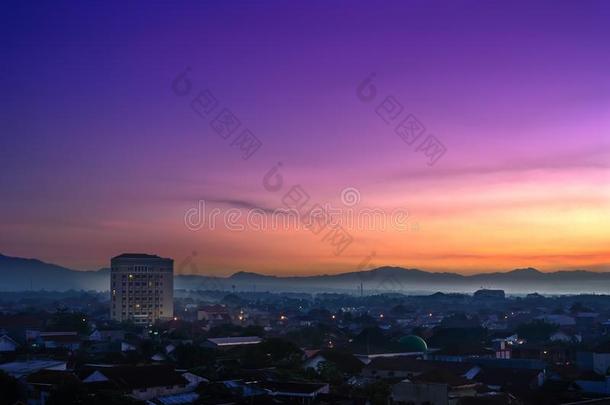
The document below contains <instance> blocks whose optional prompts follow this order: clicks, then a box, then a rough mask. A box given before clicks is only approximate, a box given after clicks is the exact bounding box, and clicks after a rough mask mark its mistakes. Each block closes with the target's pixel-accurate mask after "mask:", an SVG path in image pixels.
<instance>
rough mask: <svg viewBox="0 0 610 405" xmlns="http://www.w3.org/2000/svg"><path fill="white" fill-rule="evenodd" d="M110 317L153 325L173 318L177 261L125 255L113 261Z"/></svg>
mask: <svg viewBox="0 0 610 405" xmlns="http://www.w3.org/2000/svg"><path fill="white" fill-rule="evenodd" d="M110 265H111V271H110V294H111V307H110V317H111V318H112V319H114V320H117V321H126V320H130V321H133V322H135V323H137V324H151V323H153V322H154V321H156V320H157V319H169V318H171V317H173V316H174V261H173V260H172V259H165V258H163V257H159V256H156V255H147V254H143V253H123V254H122V255H119V256H116V257H113V258H112V259H111V261H110Z"/></svg>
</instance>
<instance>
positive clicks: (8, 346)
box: [0, 335, 19, 353]
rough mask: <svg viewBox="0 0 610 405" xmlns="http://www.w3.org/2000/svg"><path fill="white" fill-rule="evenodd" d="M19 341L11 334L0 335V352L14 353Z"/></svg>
mask: <svg viewBox="0 0 610 405" xmlns="http://www.w3.org/2000/svg"><path fill="white" fill-rule="evenodd" d="M18 347H19V343H17V342H15V341H14V340H13V339H12V338H11V337H10V336H8V335H2V336H0V353H12V352H15V351H16V350H17V348H18Z"/></svg>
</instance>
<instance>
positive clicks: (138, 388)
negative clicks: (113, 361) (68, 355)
mask: <svg viewBox="0 0 610 405" xmlns="http://www.w3.org/2000/svg"><path fill="white" fill-rule="evenodd" d="M80 376H81V378H82V381H83V383H85V384H87V385H89V387H90V388H91V389H96V388H99V389H104V390H112V391H116V392H120V393H123V394H126V395H129V396H131V397H132V398H134V399H138V400H141V401H146V400H151V399H154V398H157V397H161V396H167V395H174V394H181V393H184V392H188V391H190V387H189V381H188V380H187V379H186V378H184V377H183V376H182V374H180V373H179V372H178V371H176V370H175V369H174V367H173V366H170V365H143V366H130V365H86V366H85V367H83V369H82V370H81V372H80Z"/></svg>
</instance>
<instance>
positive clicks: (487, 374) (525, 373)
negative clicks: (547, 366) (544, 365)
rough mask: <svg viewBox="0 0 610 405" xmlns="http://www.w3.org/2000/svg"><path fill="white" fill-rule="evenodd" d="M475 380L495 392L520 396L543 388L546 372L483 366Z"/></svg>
mask: <svg viewBox="0 0 610 405" xmlns="http://www.w3.org/2000/svg"><path fill="white" fill-rule="evenodd" d="M474 379H475V380H476V381H478V382H481V383H483V384H485V385H486V386H487V387H489V388H490V389H492V390H494V391H503V392H511V393H513V394H518V393H526V392H531V391H532V390H535V389H537V388H539V387H541V386H542V384H544V381H545V372H544V370H540V369H525V368H501V367H489V366H482V367H481V370H480V371H479V373H478V374H477V375H476V376H475V377H474ZM517 396H518V395H517Z"/></svg>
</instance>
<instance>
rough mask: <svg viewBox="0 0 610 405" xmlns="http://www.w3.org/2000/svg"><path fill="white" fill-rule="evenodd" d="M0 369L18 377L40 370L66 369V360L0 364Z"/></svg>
mask: <svg viewBox="0 0 610 405" xmlns="http://www.w3.org/2000/svg"><path fill="white" fill-rule="evenodd" d="M0 370H2V371H4V372H5V373H7V374H8V375H10V376H12V377H15V378H17V379H19V378H22V377H24V376H27V375H30V374H32V373H35V372H36V371H39V370H66V362H65V361H56V360H30V361H14V362H11V363H3V364H0Z"/></svg>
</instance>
